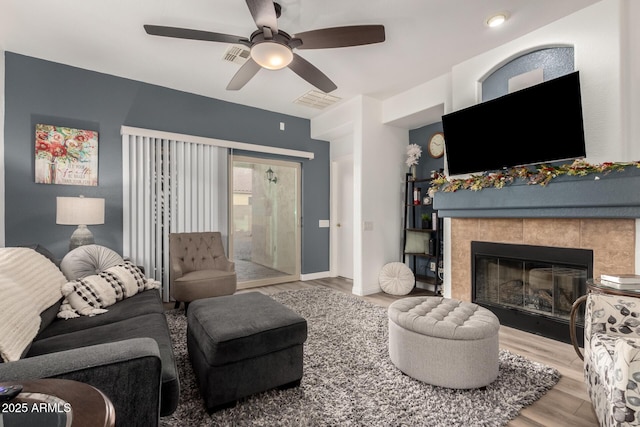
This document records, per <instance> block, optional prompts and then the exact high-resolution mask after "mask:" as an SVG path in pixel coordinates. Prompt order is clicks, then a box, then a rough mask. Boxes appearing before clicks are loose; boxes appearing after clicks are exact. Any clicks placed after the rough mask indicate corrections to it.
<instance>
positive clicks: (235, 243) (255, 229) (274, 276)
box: [229, 156, 301, 289]
mask: <svg viewBox="0 0 640 427" xmlns="http://www.w3.org/2000/svg"><path fill="white" fill-rule="evenodd" d="M231 162H232V168H231V173H230V175H231V176H230V180H229V181H230V187H231V191H232V203H230V207H231V212H230V215H229V218H231V221H230V222H229V224H230V233H229V234H230V236H231V238H230V239H229V241H230V249H229V253H230V254H231V257H232V259H233V261H234V262H235V265H236V274H237V276H238V288H239V289H243V288H249V287H253V286H263V285H268V284H275V283H284V282H290V281H294V280H299V279H300V223H301V221H300V212H301V208H300V206H301V205H300V188H301V178H300V171H301V167H300V164H299V163H295V162H287V161H281V160H272V159H260V158H253V157H245V156H232V159H231Z"/></svg>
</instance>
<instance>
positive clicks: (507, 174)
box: [429, 159, 640, 195]
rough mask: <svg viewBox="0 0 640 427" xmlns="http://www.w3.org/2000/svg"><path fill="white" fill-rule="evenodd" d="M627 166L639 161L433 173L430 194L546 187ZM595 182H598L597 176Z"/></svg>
mask: <svg viewBox="0 0 640 427" xmlns="http://www.w3.org/2000/svg"><path fill="white" fill-rule="evenodd" d="M627 167H636V168H638V169H640V161H634V162H605V163H601V164H599V165H592V164H589V163H587V162H585V161H584V160H580V159H578V160H576V161H574V162H573V163H571V164H564V165H559V166H551V165H540V166H538V167H535V168H533V169H532V168H528V167H517V168H511V169H508V170H506V171H500V172H491V173H483V174H480V175H471V176H470V177H468V178H461V179H450V178H448V177H447V176H445V175H444V174H436V176H435V177H434V178H433V179H432V181H431V187H430V188H429V193H430V194H432V195H433V194H434V193H436V192H438V191H442V192H445V193H453V192H455V191H458V190H471V191H480V190H482V189H483V188H502V187H504V186H505V185H510V184H512V183H513V182H514V181H516V180H521V181H526V183H527V184H528V185H541V186H543V187H544V186H546V185H547V184H548V183H549V182H551V180H552V179H554V178H557V177H559V176H562V175H568V176H587V175H591V174H603V175H606V174H608V173H610V172H614V171H615V172H621V171H623V170H624V169H625V168H627ZM595 179H600V177H598V176H596V177H595Z"/></svg>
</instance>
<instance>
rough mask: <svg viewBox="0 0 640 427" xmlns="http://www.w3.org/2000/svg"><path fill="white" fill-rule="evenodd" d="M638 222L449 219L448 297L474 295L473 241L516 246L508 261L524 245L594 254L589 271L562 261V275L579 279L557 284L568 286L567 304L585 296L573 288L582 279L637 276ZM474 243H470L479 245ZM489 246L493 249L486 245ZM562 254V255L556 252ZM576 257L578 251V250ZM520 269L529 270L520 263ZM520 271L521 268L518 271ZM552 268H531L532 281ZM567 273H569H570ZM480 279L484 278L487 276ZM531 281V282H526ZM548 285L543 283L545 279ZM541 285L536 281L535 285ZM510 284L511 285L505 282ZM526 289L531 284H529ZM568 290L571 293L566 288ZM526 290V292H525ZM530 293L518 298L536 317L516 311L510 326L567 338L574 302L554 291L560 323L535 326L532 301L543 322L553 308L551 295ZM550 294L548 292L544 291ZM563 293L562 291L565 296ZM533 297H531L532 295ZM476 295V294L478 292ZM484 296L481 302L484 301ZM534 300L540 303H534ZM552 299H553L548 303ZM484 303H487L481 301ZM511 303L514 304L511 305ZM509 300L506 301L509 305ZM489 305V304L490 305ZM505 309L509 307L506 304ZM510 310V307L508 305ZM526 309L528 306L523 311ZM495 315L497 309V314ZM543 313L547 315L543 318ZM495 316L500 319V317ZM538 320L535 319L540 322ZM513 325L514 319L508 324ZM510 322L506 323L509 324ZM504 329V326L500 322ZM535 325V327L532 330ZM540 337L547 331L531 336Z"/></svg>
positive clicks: (509, 251) (509, 312)
mask: <svg viewBox="0 0 640 427" xmlns="http://www.w3.org/2000/svg"><path fill="white" fill-rule="evenodd" d="M635 224H636V221H635V219H626V218H624V219H596V218H583V219H571V218H562V219H560V218H533V219H530V218H452V219H451V243H450V247H451V271H450V274H451V276H450V277H451V296H452V298H457V299H461V300H465V301H472V300H473V297H474V295H473V293H472V290H473V289H472V284H473V261H472V254H471V252H472V242H480V244H482V242H491V243H507V244H510V245H515V246H507V249H506V252H505V253H504V254H505V257H506V258H510V256H509V255H511V254H512V253H513V252H512V251H513V248H516V247H520V246H524V247H550V248H551V249H549V250H547V251H544V249H542V251H543V253H544V252H549V251H551V252H553V251H554V249H553V248H574V249H578V250H586V251H585V252H588V253H591V252H592V253H593V258H592V259H593V265H592V266H589V269H588V272H587V273H585V272H584V271H582V272H578V271H577V269H576V268H574V262H573V261H571V262H568V263H565V264H564V266H563V265H562V262H561V263H560V265H559V267H557V268H564V269H565V270H563V271H564V273H563V274H564V275H565V276H567V275H575V276H580V279H579V280H578V281H573V279H571V278H567V277H562V278H559V279H558V280H561V281H564V280H565V279H566V280H569V282H571V284H569V282H567V284H566V286H565V285H561V286H560V287H562V286H564V287H567V286H568V288H567V289H565V290H567V292H568V293H567V296H566V298H568V299H574V298H576V296H575V295H574V294H577V293H581V292H584V290H583V289H579V288H576V289H574V287H575V286H574V285H573V283H578V282H584V275H585V274H587V275H592V276H593V277H598V276H599V275H600V274H601V273H605V272H609V273H611V272H633V271H635V235H636V230H635V227H636V225H635ZM477 244H478V243H474V245H477ZM489 246H491V245H489ZM559 252H562V251H559ZM578 252H580V251H578ZM510 262H511V261H505V262H503V264H505V265H506V264H508V263H510ZM488 264H490V265H489V267H488V268H489V269H490V270H491V272H492V273H491V274H496V270H495V269H496V268H497V267H496V266H495V265H494V264H496V262H494V261H489V262H488ZM523 265H525V266H526V265H528V264H526V263H524V264H523ZM518 268H519V267H518ZM552 268H553V267H552V266H551V265H542V264H538V265H537V268H536V266H533V269H534V271H533V276H535V277H532V278H531V280H534V281H536V280H538V279H540V278H542V276H544V274H543V273H544V272H545V271H547V270H548V269H552ZM569 270H576V271H571V272H570V273H571V274H569V273H568V271H569ZM506 271H507V270H503V274H511V273H508V272H507V273H505V272H506ZM484 274H487V272H485V273H484ZM526 275H527V276H526V277H527V278H528V277H530V276H531V272H527V273H526ZM527 280H529V279H527ZM545 280H546V279H545ZM553 280H555V279H553ZM538 281H539V280H538ZM507 282H510V281H507ZM511 282H512V285H513V286H516V285H517V284H518V283H516V282H515V281H511ZM527 286H529V284H528V283H527ZM569 288H570V292H569V291H568V289H569ZM523 289H524V288H523ZM530 290H531V289H529V288H527V294H526V295H528V296H525V295H524V294H522V293H520V295H521V296H519V298H521V299H522V301H520V302H522V304H523V306H524V305H527V304H528V305H529V307H530V308H532V310H531V311H533V312H534V316H533V318H532V319H529V320H527V319H526V318H523V317H522V316H520V314H521V311H522V310H520V309H519V308H518V310H516V313H515V318H516V322H515V323H516V324H512V325H508V326H513V327H517V328H520V329H525V330H531V327H533V328H534V329H535V328H536V327H539V328H541V329H547V330H548V329H551V330H553V329H558V330H559V331H560V337H559V336H552V338H556V339H563V340H566V338H563V337H561V336H563V335H564V332H565V330H566V332H567V334H566V337H567V338H568V326H567V325H568V321H567V315H566V314H567V313H566V309H567V304H570V303H572V301H568V300H567V301H564V300H561V299H558V298H561V297H560V293H559V292H557V294H556V295H555V297H556V300H555V304H556V309H557V310H558V311H559V313H560V316H558V317H559V318H560V321H559V322H558V323H552V324H551V325H549V324H547V323H545V322H544V321H543V322H538V321H537V320H536V316H535V311H536V301H537V302H538V303H539V304H538V305H537V309H539V310H538V314H540V313H541V314H542V318H547V317H550V316H551V314H552V313H551V311H552V309H551V308H550V304H551V305H553V298H554V295H553V294H550V295H545V292H544V291H543V292H539V291H540V290H539V289H534V291H536V292H533V291H532V292H529V291H530ZM483 292H484V293H485V294H484V295H485V297H486V296H487V295H489V296H491V293H492V292H496V291H494V290H489V289H483ZM504 292H508V290H507V289H506V287H504V289H503V291H502V293H503V295H502V296H503V301H508V298H510V297H511V298H512V300H513V298H516V296H517V294H518V293H517V292H515V290H514V294H512V295H511V296H509V295H508V294H505V293H504ZM546 293H548V292H546ZM565 293H566V292H565ZM534 294H535V295H534ZM476 295H477V291H476ZM485 297H482V298H485ZM545 297H546V299H548V300H549V301H544V299H545ZM535 298H542V299H539V300H536V301H534V299H535ZM550 298H551V299H550ZM485 299H486V298H485ZM513 301H515V300H513ZM513 301H510V302H513ZM491 304H493V303H491V302H489V305H491ZM507 306H508V307H509V306H510V305H509V304H507ZM511 307H513V305H511ZM524 308H526V307H524ZM498 310H499V309H498ZM545 310H548V311H549V312H547V313H544V311H545ZM513 311H514V310H507V315H508V317H509V316H511V317H513ZM524 311H526V310H524ZM499 317H501V321H502V316H501V315H500V314H499ZM539 318H540V316H538V319H539ZM512 320H513V319H512ZM512 320H507V323H509V322H511V321H512ZM518 322H525V324H526V325H525V326H526V327H522V326H523V325H518V324H517V323H518ZM503 324H504V321H503ZM536 324H539V326H536ZM534 332H539V333H541V334H543V335H547V336H549V335H548V333H547V332H548V331H545V330H540V331H534Z"/></svg>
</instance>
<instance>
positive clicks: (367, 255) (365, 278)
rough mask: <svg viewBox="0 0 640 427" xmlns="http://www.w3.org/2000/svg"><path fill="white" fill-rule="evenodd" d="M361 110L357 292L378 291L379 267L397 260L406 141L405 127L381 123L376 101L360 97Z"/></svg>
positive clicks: (407, 140) (407, 142) (363, 293)
mask: <svg viewBox="0 0 640 427" xmlns="http://www.w3.org/2000/svg"><path fill="white" fill-rule="evenodd" d="M363 112H364V114H363V134H362V144H361V153H360V157H361V158H362V163H361V173H362V181H361V185H362V192H361V201H360V204H361V206H362V212H361V215H362V217H361V218H362V220H361V222H360V224H362V226H363V231H362V243H361V245H362V282H361V284H360V287H356V286H354V293H356V294H358V295H368V294H372V293H376V292H380V286H379V284H378V275H379V274H380V270H381V269H382V267H384V265H385V264H387V263H389V262H392V261H399V260H400V259H401V252H400V251H401V243H402V242H401V237H402V231H401V230H402V215H403V206H404V204H403V198H402V191H403V177H404V173H405V172H406V165H405V164H404V160H405V153H406V147H407V145H408V144H409V132H408V131H407V130H405V129H400V128H396V127H393V126H387V125H384V124H382V103H381V102H380V101H378V100H375V99H372V98H367V97H365V98H363ZM366 225H368V226H370V227H371V228H372V229H369V230H368V229H367V227H366ZM354 285H355V284H354Z"/></svg>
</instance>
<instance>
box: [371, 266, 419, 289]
mask: <svg viewBox="0 0 640 427" xmlns="http://www.w3.org/2000/svg"><path fill="white" fill-rule="evenodd" d="M378 282H379V283H380V288H382V290H383V291H384V292H386V293H388V294H391V295H407V294H408V293H409V292H411V290H412V289H413V286H414V285H415V282H416V279H415V276H414V275H413V271H411V269H410V268H409V267H407V266H406V265H405V264H404V263H402V262H390V263H389V264H387V265H385V266H384V267H382V270H380V274H379V275H378Z"/></svg>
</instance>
